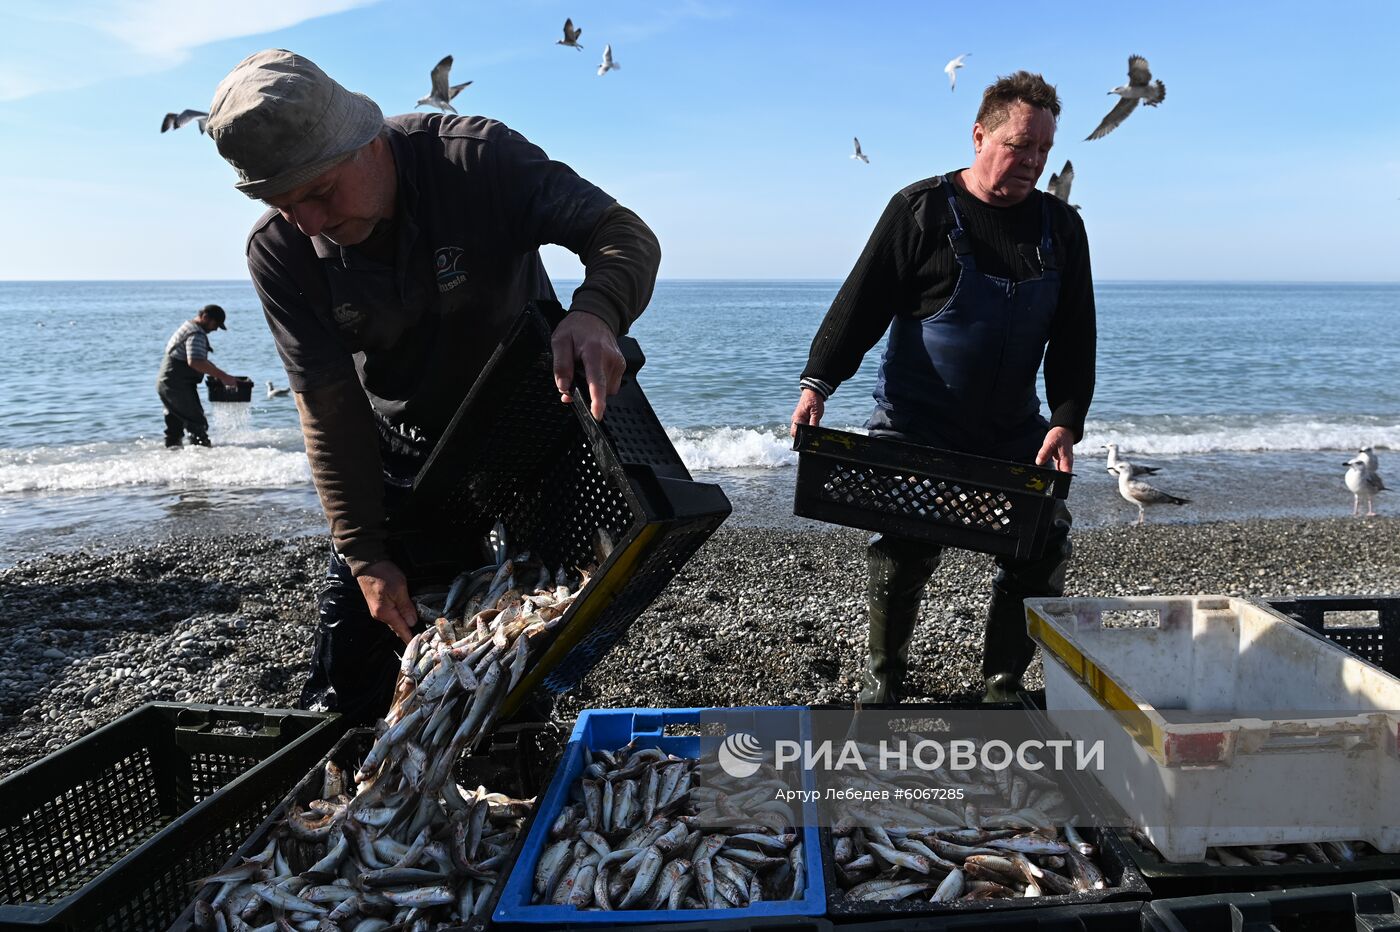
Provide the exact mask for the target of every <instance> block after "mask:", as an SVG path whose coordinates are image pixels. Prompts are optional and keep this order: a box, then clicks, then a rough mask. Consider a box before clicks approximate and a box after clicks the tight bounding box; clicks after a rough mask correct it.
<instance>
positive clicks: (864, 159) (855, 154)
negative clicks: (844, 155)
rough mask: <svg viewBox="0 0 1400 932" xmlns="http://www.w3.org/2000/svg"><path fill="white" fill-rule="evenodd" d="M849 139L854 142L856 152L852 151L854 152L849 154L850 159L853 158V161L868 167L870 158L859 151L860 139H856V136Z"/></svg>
mask: <svg viewBox="0 0 1400 932" xmlns="http://www.w3.org/2000/svg"><path fill="white" fill-rule="evenodd" d="M851 139H852V140H854V142H855V144H856V151H854V152H852V153H851V158H853V159H860V160H861V161H862V162H864V163H865V164H867V165H869V164H870V156H868V155H866V154H865V153H864V152H862V151H860V138H859V137H856V136H852V137H851Z"/></svg>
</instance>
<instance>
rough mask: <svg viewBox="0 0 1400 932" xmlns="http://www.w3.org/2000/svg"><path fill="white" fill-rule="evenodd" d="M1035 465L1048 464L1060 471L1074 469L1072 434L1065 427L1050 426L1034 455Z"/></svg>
mask: <svg viewBox="0 0 1400 932" xmlns="http://www.w3.org/2000/svg"><path fill="white" fill-rule="evenodd" d="M1035 464H1036V465H1037V466H1045V465H1050V466H1053V467H1054V468H1056V469H1058V470H1059V471H1060V472H1071V471H1072V470H1073V469H1074V434H1072V433H1071V432H1070V430H1069V428H1067V427H1052V428H1050V432H1049V433H1048V434H1046V435H1045V442H1044V443H1042V444H1041V445H1040V452H1039V453H1037V454H1036V455H1035Z"/></svg>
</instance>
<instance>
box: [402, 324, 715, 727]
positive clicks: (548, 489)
mask: <svg viewBox="0 0 1400 932" xmlns="http://www.w3.org/2000/svg"><path fill="white" fill-rule="evenodd" d="M560 314H562V310H561V309H560V308H559V306H558V305H557V304H552V303H551V304H543V303H542V304H540V305H538V306H537V305H531V306H530V307H528V308H527V309H526V310H525V312H524V313H523V314H522V315H521V317H520V319H519V320H518V321H517V322H516V324H515V326H514V327H513V328H512V330H511V332H510V334H509V335H508V336H507V337H506V338H505V339H504V340H503V341H502V342H501V344H500V346H498V347H497V349H496V351H495V353H494V354H493V355H492V357H491V359H490V361H489V362H488V363H487V365H486V368H485V370H484V371H483V373H482V375H481V377H480V378H479V379H478V380H477V382H476V384H475V385H474V386H473V387H472V390H471V392H470V394H468V396H467V398H466V400H465V401H463V402H462V405H461V407H460V408H459V409H458V411H457V414H456V415H455V416H454V417H453V419H452V422H451V424H450V425H449V426H448V428H447V430H446V432H445V434H444V436H443V438H442V440H441V441H440V442H439V443H438V445H437V448H436V449H435V450H434V451H433V454H432V456H431V457H430V458H429V460H428V462H427V463H426V464H425V465H424V467H423V470H422V471H421V472H420V474H419V476H418V478H417V480H416V482H415V483H414V487H413V493H412V495H411V496H409V500H408V502H407V503H406V505H405V506H404V507H403V508H402V509H400V510H399V511H398V512H397V513H396V514H395V515H394V516H393V517H392V519H391V522H390V525H391V547H392V550H393V553H394V556H395V559H396V560H397V561H398V562H399V564H400V565H401V566H402V567H404V569H405V572H406V573H407V575H408V576H409V579H410V582H411V583H412V584H413V585H424V584H440V583H442V582H444V581H446V580H448V579H450V578H451V577H452V576H454V575H455V574H456V573H458V572H460V571H461V570H463V569H465V568H469V567H474V566H477V565H480V564H481V563H482V562H483V561H482V559H481V556H482V553H481V549H480V548H481V542H482V541H483V540H484V539H485V535H486V533H487V531H488V530H489V529H490V528H491V527H492V525H493V524H494V523H495V522H496V521H500V522H501V523H502V524H503V525H504V526H505V529H506V536H507V541H508V542H509V544H510V545H511V546H512V547H513V548H517V549H518V548H528V549H529V550H530V551H531V552H532V553H533V554H534V555H535V556H537V557H539V558H540V559H542V560H543V561H544V562H545V563H546V564H547V565H549V566H560V565H562V566H565V567H569V568H573V567H580V566H587V565H589V564H592V563H595V562H597V557H596V555H595V554H596V548H597V545H598V542H599V540H600V539H601V537H602V535H606V538H607V539H608V540H609V541H610V542H611V543H612V549H611V551H610V552H609V554H608V556H607V558H606V559H605V560H604V561H603V562H602V564H601V566H600V567H599V570H598V572H597V573H596V574H595V576H594V577H593V579H592V580H591V581H590V583H589V584H588V585H587V586H586V587H585V588H584V590H583V592H582V594H580V596H579V597H578V599H577V600H576V601H575V602H574V604H573V605H572V606H571V607H570V608H569V610H568V612H567V613H566V615H565V620H564V623H563V624H562V625H560V627H559V628H558V629H556V631H555V632H554V634H553V635H552V636H551V635H546V637H552V641H551V642H550V643H547V644H544V645H542V648H540V649H541V651H542V653H541V654H540V657H539V659H538V660H536V661H535V662H534V664H533V665H532V667H531V669H530V670H529V672H527V673H526V675H525V676H524V677H523V678H522V680H521V682H520V683H519V685H517V686H516V689H515V691H514V692H513V693H512V694H511V695H510V696H508V697H507V699H506V703H505V707H504V713H505V714H506V715H511V714H513V713H514V712H515V711H516V709H517V708H519V707H520V703H521V701H522V700H523V698H524V697H525V695H526V694H528V693H529V692H530V691H531V690H533V689H534V688H535V687H536V686H540V685H543V686H544V688H546V689H547V690H549V691H551V692H554V693H562V692H567V691H568V690H570V689H572V688H573V687H574V686H575V685H576V684H577V683H578V681H579V680H580V679H582V678H583V676H584V675H585V674H587V673H588V671H589V670H591V669H592V668H593V666H594V665H595V664H596V663H597V662H598V661H599V660H600V659H602V657H603V656H604V655H605V654H606V653H607V652H608V650H609V649H611V648H612V646H613V644H614V643H616V642H617V640H618V639H619V638H621V637H622V636H623V634H624V633H626V631H627V628H628V627H629V626H630V625H631V624H632V622H633V621H635V620H636V618H637V616H638V615H640V614H641V613H642V612H643V611H645V610H646V608H647V606H649V605H650V604H651V603H652V601H653V600H655V599H656V597H657V595H658V594H660V592H661V590H662V589H663V588H664V587H665V586H666V584H667V583H668V582H670V580H671V578H672V577H673V576H675V574H676V573H677V572H678V571H679V570H680V568H681V567H682V566H683V565H684V564H685V563H686V561H687V560H689V559H690V558H691V557H692V556H693V555H694V554H695V552H696V551H697V550H699V549H700V546H701V545H702V544H703V543H704V542H705V541H706V539H708V538H709V536H710V535H711V534H712V533H714V531H715V529H716V528H717V527H719V525H720V523H721V522H723V521H724V519H725V518H726V517H728V515H729V512H730V505H729V499H728V498H726V497H725V495H724V492H723V491H722V490H721V489H720V488H719V486H717V485H711V484H707V483H699V482H693V481H691V478H690V473H689V472H687V471H686V468H685V465H684V464H683V463H682V462H681V459H680V457H679V455H677V453H676V451H675V448H674V447H673V446H672V445H671V442H670V440H669V438H667V436H666V432H665V430H664V429H663V428H662V426H661V422H660V421H658V420H657V418H656V414H655V413H654V412H653V411H652V409H651V406H650V405H649V404H648V403H647V400H646V396H645V395H643V394H642V390H641V387H640V386H639V385H638V384H637V380H636V373H637V370H638V369H640V368H641V367H642V365H643V364H644V363H645V359H644V357H643V356H642V353H641V350H640V348H639V347H638V346H637V344H636V342H635V341H633V340H631V339H628V338H623V339H622V340H620V341H619V344H620V346H621V348H622V350H623V355H624V356H625V357H626V359H627V374H626V375H625V376H624V377H623V380H622V388H621V391H620V392H619V393H618V394H617V395H614V396H613V397H611V398H609V399H608V406H607V414H606V417H605V418H604V421H603V423H602V424H599V423H597V422H595V421H594V420H593V417H592V415H591V414H590V413H589V407H588V398H587V395H588V392H587V386H586V385H584V384H582V383H581V382H579V381H578V380H577V379H576V391H575V392H574V397H573V400H572V402H571V404H568V405H564V404H561V403H560V402H559V392H558V391H557V389H556V388H555V385H554V374H553V355H552V353H551V352H550V334H551V331H552V323H553V322H555V321H557V320H558V318H559V315H560ZM578 378H579V379H581V378H582V373H581V372H579V373H578ZM600 531H601V532H602V535H600V533H599V532H600Z"/></svg>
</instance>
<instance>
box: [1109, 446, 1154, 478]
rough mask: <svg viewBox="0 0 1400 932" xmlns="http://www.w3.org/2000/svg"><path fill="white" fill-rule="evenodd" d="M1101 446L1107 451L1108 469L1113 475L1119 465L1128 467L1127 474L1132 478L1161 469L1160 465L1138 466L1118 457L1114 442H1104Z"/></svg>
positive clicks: (1147, 474)
mask: <svg viewBox="0 0 1400 932" xmlns="http://www.w3.org/2000/svg"><path fill="white" fill-rule="evenodd" d="M1103 448H1104V449H1105V450H1107V451H1108V471H1109V472H1111V473H1114V474H1115V475H1116V474H1117V472H1118V467H1119V466H1126V467H1128V475H1129V476H1131V477H1133V478H1134V479H1136V478H1137V477H1138V476H1151V475H1153V474H1154V473H1158V472H1161V471H1162V467H1160V466H1138V465H1137V464H1136V463H1130V462H1128V461H1127V460H1124V459H1119V458H1118V444H1116V443H1105V444H1104V445H1103Z"/></svg>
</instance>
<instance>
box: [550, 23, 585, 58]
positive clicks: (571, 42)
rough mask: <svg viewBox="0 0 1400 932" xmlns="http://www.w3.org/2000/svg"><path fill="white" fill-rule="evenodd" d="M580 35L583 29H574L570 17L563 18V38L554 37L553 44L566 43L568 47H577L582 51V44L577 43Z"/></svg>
mask: <svg viewBox="0 0 1400 932" xmlns="http://www.w3.org/2000/svg"><path fill="white" fill-rule="evenodd" d="M581 35H583V30H582V29H575V28H574V21H573V20H572V19H566V20H564V38H562V39H556V40H555V42H554V44H555V45H567V46H568V47H569V48H571V49H578V50H579V51H580V52H581V51H583V46H581V45H579V44H578V37H579V36H581Z"/></svg>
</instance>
